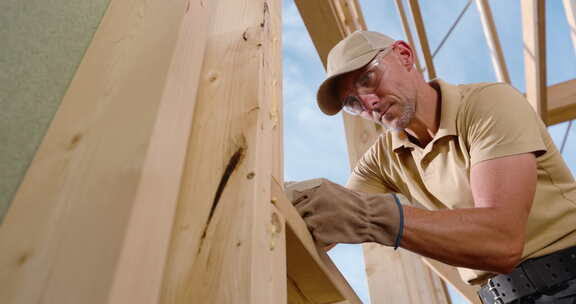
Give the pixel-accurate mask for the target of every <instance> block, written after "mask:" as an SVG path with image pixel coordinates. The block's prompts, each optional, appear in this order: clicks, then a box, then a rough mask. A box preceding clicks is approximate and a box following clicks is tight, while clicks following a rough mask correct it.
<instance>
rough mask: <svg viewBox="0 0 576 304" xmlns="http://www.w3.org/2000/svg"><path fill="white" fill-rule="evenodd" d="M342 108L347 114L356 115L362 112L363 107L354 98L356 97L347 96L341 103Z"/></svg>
mask: <svg viewBox="0 0 576 304" xmlns="http://www.w3.org/2000/svg"><path fill="white" fill-rule="evenodd" d="M342 107H343V108H344V111H346V112H347V113H348V114H352V115H358V114H360V113H362V111H364V106H362V102H360V100H358V98H356V96H348V97H346V98H345V99H344V102H343V103H342Z"/></svg>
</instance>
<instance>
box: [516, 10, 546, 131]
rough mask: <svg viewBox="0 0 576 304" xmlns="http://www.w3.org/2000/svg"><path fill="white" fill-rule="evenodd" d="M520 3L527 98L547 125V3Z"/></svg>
mask: <svg viewBox="0 0 576 304" xmlns="http://www.w3.org/2000/svg"><path fill="white" fill-rule="evenodd" d="M520 3H521V7H522V38H523V40H524V70H525V79H526V98H527V99H528V101H529V102H530V104H531V105H532V107H533V108H534V110H535V111H536V112H538V114H540V117H541V118H542V121H544V122H545V123H547V116H548V115H547V114H548V109H547V102H546V31H545V29H546V24H545V20H546V19H545V1H541V0H523V1H520Z"/></svg>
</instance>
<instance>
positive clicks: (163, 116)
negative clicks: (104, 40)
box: [109, 1, 213, 304]
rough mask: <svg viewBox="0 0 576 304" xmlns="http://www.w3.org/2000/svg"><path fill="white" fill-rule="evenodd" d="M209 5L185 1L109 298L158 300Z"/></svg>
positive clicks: (151, 302) (152, 303)
mask: <svg viewBox="0 0 576 304" xmlns="http://www.w3.org/2000/svg"><path fill="white" fill-rule="evenodd" d="M212 7H213V5H212V2H209V3H206V4H205V5H201V3H200V2H197V1H191V2H188V3H187V7H186V13H185V14H184V18H183V20H182V25H181V27H180V31H179V35H178V40H177V44H176V49H175V52H174V55H173V57H172V63H171V65H170V69H169V71H168V76H167V79H166V88H165V90H164V94H163V96H162V100H161V104H160V107H159V110H158V116H157V118H156V123H155V126H154V130H153V132H152V137H151V139H150V149H149V151H148V154H147V156H146V160H145V163H144V168H143V170H142V177H141V179H140V183H139V186H138V191H137V193H136V197H135V201H134V206H133V207H132V212H131V216H130V221H129V222H128V225H127V228H126V237H125V240H124V243H123V245H122V252H121V256H120V259H119V263H118V268H117V271H116V275H115V278H114V283H113V285H112V292H111V295H110V298H109V303H118V304H123V303H130V302H133V303H140V304H146V303H148V304H155V303H158V300H159V297H160V290H161V285H162V284H161V282H162V277H163V273H164V264H165V261H166V255H167V252H168V245H169V242H170V234H171V231H172V222H173V219H174V215H175V212H176V205H177V201H178V193H179V191H180V183H181V177H182V172H183V169H184V163H185V157H186V151H187V146H188V137H189V135H190V128H191V125H192V117H193V113H194V106H195V104H196V93H197V89H198V82H199V77H200V72H201V66H202V59H203V58H204V49H205V46H206V34H207V32H208V27H209V20H210V17H211V16H212V10H211V8H212ZM158 202H162V204H159V203H158Z"/></svg>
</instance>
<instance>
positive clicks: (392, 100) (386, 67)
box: [338, 49, 416, 130]
mask: <svg viewBox="0 0 576 304" xmlns="http://www.w3.org/2000/svg"><path fill="white" fill-rule="evenodd" d="M382 55H383V56H382ZM401 56H402V54H401V53H400V52H397V51H396V50H394V49H393V50H392V51H391V52H388V53H387V54H379V55H377V56H376V58H375V59H374V60H372V61H371V62H370V63H368V64H367V65H366V66H364V67H362V68H361V69H358V70H356V71H353V72H350V73H348V74H345V75H343V76H341V77H340V78H339V80H338V98H339V100H340V101H344V100H346V98H348V100H349V101H350V100H354V98H356V100H357V102H359V103H360V104H361V105H357V107H356V109H361V110H360V111H359V112H360V113H359V115H360V116H361V117H363V118H365V119H368V120H372V121H374V122H376V123H378V124H381V125H382V126H384V127H386V128H388V129H395V130H402V129H405V128H406V127H408V125H409V124H410V122H411V121H412V119H413V118H414V115H415V112H416V90H415V88H414V86H413V82H412V79H411V77H410V73H409V72H410V71H409V69H408V68H407V64H405V63H406V61H405V60H404V61H403V59H404V58H401ZM351 96H352V99H350V97H351ZM358 106H360V107H361V108H359V107H358Z"/></svg>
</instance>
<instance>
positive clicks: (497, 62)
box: [476, 0, 510, 83]
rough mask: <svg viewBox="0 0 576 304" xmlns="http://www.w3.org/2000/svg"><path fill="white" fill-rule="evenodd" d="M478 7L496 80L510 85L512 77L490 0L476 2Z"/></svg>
mask: <svg viewBox="0 0 576 304" xmlns="http://www.w3.org/2000/svg"><path fill="white" fill-rule="evenodd" d="M476 7H477V8H478V12H479V13H480V19H481V20H482V27H483V28H484V36H486V41H487V42H488V47H490V56H491V58H492V65H493V66H494V71H495V72H496V78H497V79H498V81H500V82H506V83H510V76H509V75H508V68H507V67H506V60H505V59H504V53H503V52H502V47H501V46H500V39H499V38H498V31H497V30H496V24H495V23H494V17H492V10H491V9H490V3H489V2H488V0H476Z"/></svg>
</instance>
